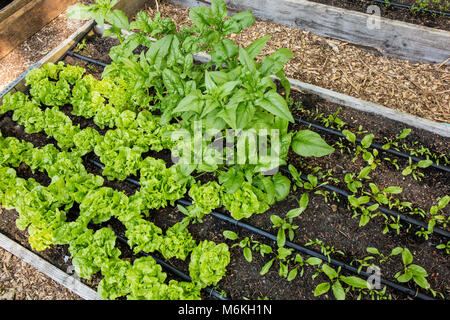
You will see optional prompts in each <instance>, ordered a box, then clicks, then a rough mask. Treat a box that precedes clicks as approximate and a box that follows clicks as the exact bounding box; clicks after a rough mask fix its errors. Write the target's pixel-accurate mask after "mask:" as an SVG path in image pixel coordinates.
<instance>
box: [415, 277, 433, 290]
mask: <svg viewBox="0 0 450 320" xmlns="http://www.w3.org/2000/svg"><path fill="white" fill-rule="evenodd" d="M413 280H414V282H415V283H416V284H417V285H418V286H420V287H421V288H424V289H429V288H430V284H429V283H428V281H427V279H425V277H424V276H421V275H416V274H415V275H413Z"/></svg>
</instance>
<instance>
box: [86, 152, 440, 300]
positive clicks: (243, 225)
mask: <svg viewBox="0 0 450 320" xmlns="http://www.w3.org/2000/svg"><path fill="white" fill-rule="evenodd" d="M88 161H89V162H90V163H92V164H93V165H95V166H97V167H99V168H103V167H104V165H103V164H102V163H100V162H98V161H95V160H91V159H88ZM125 181H128V182H130V183H132V184H134V185H136V186H139V187H140V186H141V184H140V183H139V182H138V181H137V180H135V179H131V178H126V179H125ZM176 203H177V204H180V205H182V206H184V207H188V206H191V205H192V202H190V201H188V200H185V199H178V200H176ZM210 215H211V216H213V217H214V218H217V219H219V220H222V221H225V222H228V223H230V224H233V225H235V226H237V227H239V228H243V229H245V230H248V231H250V232H253V233H255V234H258V235H260V236H263V237H265V238H268V239H270V240H273V241H275V242H276V241H277V236H276V235H274V234H271V233H269V232H267V231H264V230H261V229H259V228H257V227H254V226H252V225H249V224H247V223H244V222H240V221H238V220H236V219H234V218H232V217H229V216H227V215H224V214H222V213H219V212H215V211H212V212H211V213H210ZM286 246H287V247H289V248H292V249H294V250H297V251H299V252H302V253H304V254H307V255H310V256H312V257H316V258H319V259H320V260H322V261H324V262H327V263H330V264H332V265H334V266H336V267H341V268H343V269H345V270H347V271H350V272H353V273H356V274H359V275H362V276H364V277H366V278H369V277H370V276H371V274H369V273H367V272H364V271H360V272H358V269H357V268H355V267H352V266H350V265H348V264H346V263H344V262H341V261H339V260H336V259H331V258H328V257H326V256H325V255H323V254H321V253H318V252H316V251H314V250H311V249H308V248H305V247H303V246H301V245H298V244H296V243H293V242H290V241H286ZM380 283H383V284H384V285H386V286H389V287H391V288H393V289H396V290H398V291H400V292H402V293H405V294H407V295H409V296H412V297H417V298H419V299H422V300H434V299H433V298H432V297H430V296H427V295H425V294H422V293H420V292H416V291H414V290H412V289H410V288H407V287H404V286H402V285H399V284H396V283H394V282H391V281H389V280H385V279H382V278H381V279H380Z"/></svg>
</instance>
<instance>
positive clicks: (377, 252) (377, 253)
mask: <svg viewBox="0 0 450 320" xmlns="http://www.w3.org/2000/svg"><path fill="white" fill-rule="evenodd" d="M366 251H367V252H368V253H371V254H376V255H380V251H378V249H377V248H374V247H368V248H366Z"/></svg>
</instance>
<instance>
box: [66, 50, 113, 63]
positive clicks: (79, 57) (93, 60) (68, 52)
mask: <svg viewBox="0 0 450 320" xmlns="http://www.w3.org/2000/svg"><path fill="white" fill-rule="evenodd" d="M67 55H68V56H71V57H75V58H78V59H81V60H84V61H87V62H90V63H93V64H97V65H99V66H102V67H106V66H107V64H106V63H104V62H101V61H98V60H95V59H92V58H89V57H86V56H83V55H81V54H78V53H75V52H73V51H71V50H69V51H67Z"/></svg>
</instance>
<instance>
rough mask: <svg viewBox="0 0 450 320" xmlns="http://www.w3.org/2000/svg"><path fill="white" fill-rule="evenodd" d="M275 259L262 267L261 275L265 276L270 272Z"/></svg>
mask: <svg viewBox="0 0 450 320" xmlns="http://www.w3.org/2000/svg"><path fill="white" fill-rule="evenodd" d="M274 260H275V258H273V259H271V260H270V261H269V262H267V263H266V264H265V265H264V267H262V269H261V271H260V272H259V274H260V275H265V274H266V273H267V272H269V270H270V267H272V264H273V262H274Z"/></svg>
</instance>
